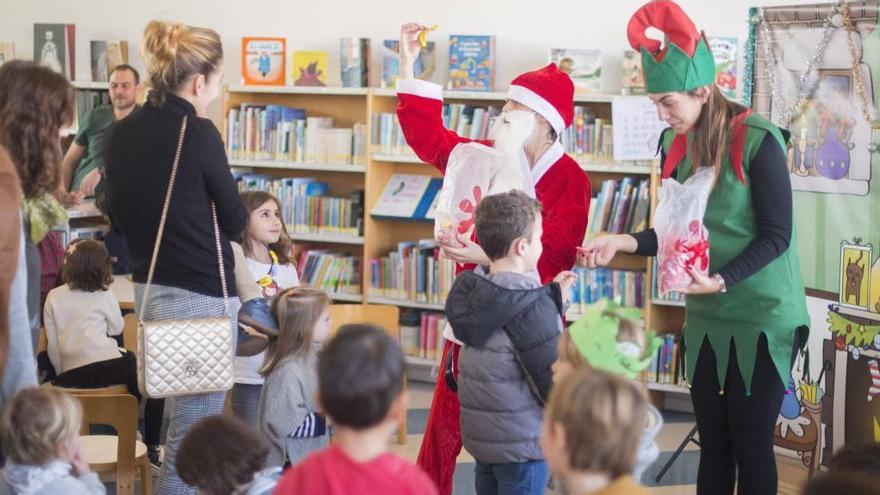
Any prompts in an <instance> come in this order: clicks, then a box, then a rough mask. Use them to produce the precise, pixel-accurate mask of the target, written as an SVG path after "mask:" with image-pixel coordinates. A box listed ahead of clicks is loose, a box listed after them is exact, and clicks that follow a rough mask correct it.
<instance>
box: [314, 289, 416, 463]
mask: <svg viewBox="0 0 880 495" xmlns="http://www.w3.org/2000/svg"><path fill="white" fill-rule="evenodd" d="M330 319H331V320H332V321H333V329H332V332H333V333H334V334H335V333H336V331H337V330H339V327H341V326H343V325H348V324H351V323H366V324H370V325H376V326H379V327H381V328H383V329H385V331H386V332H388V333H389V334H390V335H391V336H392V337H394V339H395V340H398V337H399V335H398V334H399V333H400V324H399V322H400V309H399V308H398V307H397V306H386V305H381V304H334V305H332V306H330ZM406 387H407V384H406V375H403V390H404V392H405V391H406ZM397 443H398V444H400V445H404V444H405V443H406V416H405V415H404V417H403V421H401V422H400V425H399V426H398V428H397Z"/></svg>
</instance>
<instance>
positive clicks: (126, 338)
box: [122, 313, 138, 356]
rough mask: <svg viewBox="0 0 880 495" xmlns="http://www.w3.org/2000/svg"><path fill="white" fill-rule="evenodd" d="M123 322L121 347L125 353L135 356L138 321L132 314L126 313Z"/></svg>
mask: <svg viewBox="0 0 880 495" xmlns="http://www.w3.org/2000/svg"><path fill="white" fill-rule="evenodd" d="M123 321H124V322H125V323H124V324H123V325H122V347H124V348H125V350H126V351H128V352H132V353H134V355H135V356H137V346H138V319H137V315H136V314H134V313H128V314H127V315H125V316H124V317H123Z"/></svg>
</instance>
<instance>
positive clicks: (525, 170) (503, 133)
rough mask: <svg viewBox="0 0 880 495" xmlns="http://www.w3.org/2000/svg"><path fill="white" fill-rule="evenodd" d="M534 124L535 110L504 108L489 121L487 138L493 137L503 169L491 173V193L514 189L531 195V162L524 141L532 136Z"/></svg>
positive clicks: (532, 188)
mask: <svg viewBox="0 0 880 495" xmlns="http://www.w3.org/2000/svg"><path fill="white" fill-rule="evenodd" d="M536 127H537V120H536V119H535V114H533V113H532V112H527V111H523V110H511V111H507V112H504V113H502V114H501V115H500V116H499V117H498V119H497V120H496V121H495V123H494V124H493V125H492V128H491V129H490V130H489V138H490V139H492V140H493V141H494V143H493V145H492V147H493V148H494V149H495V150H497V151H499V152H501V155H502V158H501V166H502V169H501V170H499V172H500V173H496V174H495V175H494V176H493V178H492V179H493V180H492V188H491V190H490V191H489V192H490V193H501V192H506V191H510V190H513V189H517V190H521V191H525V192H530V193H531V194H532V195H534V185H533V184H531V168H532V166H531V163H529V159H528V157H527V156H526V152H525V143H526V142H527V141H528V140H529V139H530V138H531V137H532V134H534V132H535V128H536Z"/></svg>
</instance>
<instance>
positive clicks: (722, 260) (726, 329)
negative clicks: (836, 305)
mask: <svg viewBox="0 0 880 495" xmlns="http://www.w3.org/2000/svg"><path fill="white" fill-rule="evenodd" d="M744 123H745V125H746V126H747V130H746V137H745V143H744V146H743V154H742V157H743V167H742V168H743V176H744V177H745V181H746V184H745V185H744V184H743V183H741V182H740V181H739V179H738V178H737V176H736V173H735V172H734V169H733V167H732V166H731V163H730V156H729V154H728V156H726V157H725V158H724V162H723V163H722V166H721V175H720V177H719V178H718V183H717V185H716V186H715V189H714V190H713V191H712V194H711V195H710V196H709V203H708V205H707V207H706V214H705V216H704V217H703V221H704V223H705V225H706V228H707V229H708V230H709V270H710V272H709V273H718V271H719V270H721V269H722V268H724V267H725V266H726V265H727V264H728V263H730V262H731V261H732V260H733V259H734V258H736V257H737V256H738V255H739V254H740V253H742V252H743V251H744V250H745V249H746V247H747V246H748V245H749V244H751V243H752V241H754V240H755V239H756V238H757V236H758V226H757V221H756V220H755V212H754V208H753V203H752V193H751V187H750V185H749V181H750V178H749V167H750V162H751V160H752V158H753V157H754V156H755V153H756V152H757V151H758V147H759V146H760V145H761V143H762V142H763V140H764V137H765V136H766V135H767V133H768V132H769V133H770V134H771V135H772V136H773V137H774V138H775V139H776V140H777V142H779V145H780V146H782V148H783V149H785V147H786V144H787V141H788V135H787V132H786V133H785V134H786V135H785V136H783V131H781V130H780V129H779V128H778V127H776V126H775V125H773V124H771V123H770V122H768V121H767V120H766V119H764V118H763V117H760V116H759V115H757V114H754V113H753V114H751V115H749V116H748V117H747V118H746V119H745V121H744ZM673 137H674V135H673V133H672V132H666V133H665V134H664V136H663V149H664V151H666V152H667V153H668V151H669V147H670V145H671V144H672V139H673ZM688 138H689V141H690V140H691V138H692V136H688ZM690 142H692V141H690ZM689 155H690V153H688V156H685V157H684V158H683V159H682V160H681V162H680V163H679V165H678V167H677V172H676V178H677V180H679V181H682V182H683V181H684V180H685V179H687V177H689V176H690V174H691V169H692V166H691V161H690V156H689ZM685 310H686V314H685V323H684V341H685V346H686V349H685V360H686V362H685V367H686V371H687V379H688V381H689V382H690V383H693V382H694V369H695V368H696V364H697V356H699V353H700V347H701V346H702V344H703V342H704V340H705V339H708V343H709V345H710V346H711V348H712V352H713V353H714V354H715V359H716V362H717V363H718V368H717V373H718V383H719V385H720V386H721V390H724V388H725V378H726V377H727V369H728V364H729V357H730V343H731V341H732V342H735V343H736V360H737V363H738V364H739V369H740V373H741V374H742V379H743V383H744V384H745V387H746V393H747V394H748V393H750V392H751V386H752V378H753V375H754V371H755V358H756V357H757V352H758V349H757V348H758V339H759V337H760V336H761V334H764V335H766V336H767V344H768V349H769V351H770V357H771V358H772V359H773V364H774V365H775V366H776V371H777V372H778V373H779V378H780V379H781V380H782V383H783V385H785V386H788V384H789V382H790V381H791V355H792V350H793V346H794V339H795V332H796V330H797V328H799V327H801V326H807V325H809V321H810V320H809V315H808V314H807V306H806V297H805V294H804V285H803V281H802V280H801V272H800V263H799V262H798V254H797V236H796V233H795V231H794V227H792V234H791V242H790V244H789V247H788V250H786V251H785V252H784V253H783V254H782V255H780V256H779V257H778V258H776V259H775V260H773V261H772V262H770V264H768V265H767V266H765V267H764V268H762V269H761V270H760V271H758V272H757V273H755V274H753V275H752V276H751V277H749V278H747V279H746V280H743V281H741V282H739V283H738V284H736V285H734V286H732V287H730V288H729V289H728V291H727V293H724V294H707V295H690V296H687V300H686V302H685Z"/></svg>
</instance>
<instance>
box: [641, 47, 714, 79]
mask: <svg viewBox="0 0 880 495" xmlns="http://www.w3.org/2000/svg"><path fill="white" fill-rule="evenodd" d="M641 52H642V70H643V71H644V73H645V90H646V91H647V92H648V93H669V92H673V91H690V90H692V89H696V88H699V87H700V86H706V85H708V84H712V83H714V82H715V59H714V58H713V57H712V51H711V50H709V47H708V46H707V45H706V39H705V38H703V37H702V36H701V37H700V40H699V41H698V42H697V46H696V48H695V49H694V56H693V58H692V57H689V56H688V54H687V53H685V52H684V51H683V50H682V49H681V48H679V47H678V46H677V45H676V44H675V43H667V44H666V55H665V56H664V57H663V60H662V61H661V62H658V61H657V60H656V59H655V58H654V56H653V55H652V54H651V53H650V52H649V51H648V50H647V49H646V48H645V47H644V46H643V47H642V49H641Z"/></svg>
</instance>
